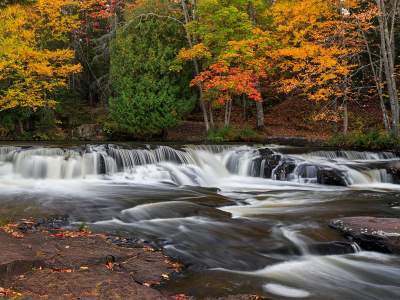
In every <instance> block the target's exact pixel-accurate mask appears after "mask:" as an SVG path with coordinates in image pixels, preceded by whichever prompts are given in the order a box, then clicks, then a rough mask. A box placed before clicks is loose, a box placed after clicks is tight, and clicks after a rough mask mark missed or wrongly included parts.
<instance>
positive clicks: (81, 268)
mask: <svg viewBox="0 0 400 300" xmlns="http://www.w3.org/2000/svg"><path fill="white" fill-rule="evenodd" d="M79 270H89V267H86V266H81V267H80V268H79Z"/></svg>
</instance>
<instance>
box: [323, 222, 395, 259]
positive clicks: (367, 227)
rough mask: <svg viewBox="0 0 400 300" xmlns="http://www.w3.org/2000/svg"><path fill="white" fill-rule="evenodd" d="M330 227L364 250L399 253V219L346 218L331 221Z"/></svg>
mask: <svg viewBox="0 0 400 300" xmlns="http://www.w3.org/2000/svg"><path fill="white" fill-rule="evenodd" d="M330 227H332V228H334V229H336V230H339V231H340V232H342V233H343V234H344V235H345V236H346V237H348V238H350V239H351V240H353V241H354V242H356V243H357V244H358V245H359V246H360V247H361V248H362V249H364V250H368V251H378V252H383V253H394V254H399V253H400V218H375V217H347V218H341V219H335V220H332V221H331V222H330Z"/></svg>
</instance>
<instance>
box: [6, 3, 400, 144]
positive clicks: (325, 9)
mask: <svg viewBox="0 0 400 300" xmlns="http://www.w3.org/2000/svg"><path fill="white" fill-rule="evenodd" d="M398 2H399V1H398V0H275V1H273V0H173V1H171V0H136V1H128V0H103V1H98V0H97V1H96V0H87V1H84V0H81V1H79V0H52V1H50V0H25V1H24V0H21V1H17V0H16V1H13V0H1V1H0V139H5V140H7V139H8V140H10V139H20V140H44V141H45V140H67V139H70V138H79V137H81V136H82V135H83V133H82V131H85V130H89V131H90V130H91V131H95V134H94V135H96V136H101V137H102V138H104V139H142V140H143V139H146V140H147V139H150V138H155V139H163V138H165V137H166V136H167V133H168V130H170V129H171V128H176V127H179V126H180V128H181V130H182V131H183V132H185V134H186V135H195V134H196V133H195V131H193V126H194V125H196V124H197V125H199V126H200V128H201V129H200V132H203V131H204V134H205V133H207V135H205V136H206V137H207V138H208V139H209V140H210V141H225V140H256V139H257V138H260V137H261V138H262V137H264V136H305V137H311V138H323V139H327V138H330V139H331V140H335V141H336V143H339V144H340V143H341V144H346V143H348V140H349V137H350V140H352V141H353V142H354V141H357V143H359V145H361V146H365V145H368V143H371V141H372V142H374V143H382V144H384V145H394V144H397V143H398V142H397V141H398V138H399V134H400V128H399V99H398V97H399V96H398V85H399V81H398V78H399V75H398V72H399V67H400V64H399V57H398V55H397V52H396V50H397V47H398V46H399V41H400V39H399V38H398V32H399V27H400V24H399V13H400V5H399V3H398ZM90 126H91V127H90ZM85 128H86V129H85ZM87 128H89V129H87ZM185 134H183V135H181V136H180V138H181V139H184V138H185ZM92 135H93V134H92Z"/></svg>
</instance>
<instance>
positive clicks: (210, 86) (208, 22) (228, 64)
mask: <svg viewBox="0 0 400 300" xmlns="http://www.w3.org/2000/svg"><path fill="white" fill-rule="evenodd" d="M255 7H257V8H258V7H263V8H265V5H262V4H261V3H260V2H257V1H201V2H199V4H198V6H197V11H196V15H197V19H195V20H193V21H191V22H190V23H189V24H187V26H186V28H187V30H188V32H189V34H190V35H192V36H194V37H196V41H197V44H195V45H192V46H191V47H189V48H185V49H182V50H181V51H180V53H179V55H178V59H179V60H180V61H188V60H192V61H194V60H196V61H198V62H200V65H201V67H202V72H199V73H198V74H197V76H196V78H195V79H194V80H193V81H192V85H197V86H199V88H200V89H201V90H202V91H203V94H202V97H203V100H204V99H205V100H207V103H209V117H210V120H211V122H212V123H213V114H212V107H213V106H215V104H217V105H219V106H221V105H225V122H224V123H225V125H227V124H229V119H230V118H229V116H230V111H231V109H232V107H231V106H232V96H241V95H244V96H246V95H247V96H248V93H246V92H240V91H243V90H244V89H243V87H238V88H235V85H236V86H238V85H240V84H241V82H240V75H238V74H239V73H241V76H243V78H245V77H246V78H252V80H253V81H254V82H252V83H251V84H250V82H248V84H247V88H248V89H253V88H254V87H253V84H255V88H256V90H257V95H258V97H250V98H249V99H253V100H255V99H257V101H256V103H257V108H259V107H260V106H259V105H258V104H260V105H261V107H262V96H261V92H260V84H259V75H260V74H261V72H258V73H257V72H255V70H254V69H252V68H248V67H249V64H243V63H241V62H240V60H238V59H237V58H238V57H239V56H241V55H249V54H250V53H251V51H248V52H247V53H241V51H238V50H239V49H240V46H239V45H240V44H235V42H238V43H242V46H245V45H246V44H247V48H248V49H250V48H251V47H248V46H249V45H250V43H251V40H252V39H253V38H255V35H254V29H255V28H256V27H255V22H254V19H255V12H254V8H255ZM250 8H252V9H253V10H251V9H250ZM251 55H253V56H254V53H252V54H251ZM251 55H250V56H251ZM233 57H235V58H236V61H234V59H233ZM264 57H265V55H264ZM253 59H254V57H253ZM247 60H248V61H250V60H251V59H250V58H248V59H247ZM263 67H265V65H264V66H263ZM226 68H227V69H226ZM220 71H221V72H220ZM258 71H260V70H258ZM262 74H264V75H265V74H266V73H265V72H263V73H262ZM213 76H215V78H213ZM223 78H225V80H226V86H225V87H223V86H221V84H216V82H220V83H223V80H224V79H223ZM234 80H236V82H234ZM228 82H229V83H228ZM227 86H230V87H227ZM222 99H225V100H226V101H222ZM258 110H259V109H258ZM258 121H259V122H257V125H259V126H258V127H260V128H261V127H263V124H264V123H263V122H264V116H263V115H262V116H261V118H259V119H258Z"/></svg>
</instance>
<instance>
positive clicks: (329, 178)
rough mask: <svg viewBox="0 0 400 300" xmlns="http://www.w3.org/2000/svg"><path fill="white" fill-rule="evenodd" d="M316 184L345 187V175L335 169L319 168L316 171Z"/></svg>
mask: <svg viewBox="0 0 400 300" xmlns="http://www.w3.org/2000/svg"><path fill="white" fill-rule="evenodd" d="M317 182H318V183H319V184H326V185H336V186H347V185H348V183H347V180H346V174H345V173H344V172H343V171H340V170H337V169H327V168H324V169H322V168H319V169H318V170H317Z"/></svg>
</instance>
